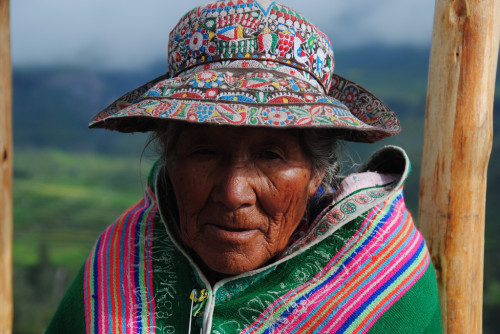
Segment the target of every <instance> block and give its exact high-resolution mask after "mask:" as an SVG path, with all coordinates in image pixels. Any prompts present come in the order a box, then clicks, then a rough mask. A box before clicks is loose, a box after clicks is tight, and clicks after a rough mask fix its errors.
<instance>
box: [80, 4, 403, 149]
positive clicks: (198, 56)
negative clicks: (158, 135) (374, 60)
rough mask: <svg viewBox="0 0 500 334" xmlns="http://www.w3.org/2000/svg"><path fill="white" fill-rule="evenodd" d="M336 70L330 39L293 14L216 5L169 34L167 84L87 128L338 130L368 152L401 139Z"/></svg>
mask: <svg viewBox="0 0 500 334" xmlns="http://www.w3.org/2000/svg"><path fill="white" fill-rule="evenodd" d="M333 68H334V57H333V50H332V46H331V43H330V40H329V39H328V37H327V36H326V35H325V34H323V33H322V32H321V31H320V30H319V29H318V28H316V27H315V26H314V25H312V24H311V23H309V21H307V19H305V18H304V17H303V16H302V15H300V14H299V13H297V12H295V11H294V10H292V9H290V8H288V7H286V6H283V5H280V4H278V3H276V2H274V1H270V0H235V1H216V2H212V3H209V4H207V5H204V6H200V7H197V8H195V9H193V10H191V11H190V12H188V13H187V14H185V15H184V17H182V18H181V20H180V21H179V23H178V24H177V26H176V27H175V28H174V29H173V30H172V32H171V33H170V36H169V44H168V71H167V73H166V74H165V75H163V76H160V77H158V78H156V79H154V80H152V81H150V82H148V83H146V84H145V85H143V86H141V87H139V88H137V89H135V90H133V91H131V92H129V93H127V94H125V95H124V96H122V97H121V98H119V99H118V100H116V101H115V102H113V103H112V104H111V105H109V106H108V107H107V108H106V109H104V110H103V111H101V112H100V113H98V114H97V115H96V116H95V117H94V118H93V119H92V121H91V123H90V124H89V127H90V128H106V129H109V130H117V131H121V132H136V131H139V132H143V131H150V130H154V129H155V128H156V127H157V126H158V124H160V123H161V121H162V120H180V121H187V122H193V123H207V124H221V125H223V124H226V125H243V126H267V127H279V128H286V127H299V128H305V127H313V128H333V129H336V130H338V134H339V136H342V137H343V138H344V139H346V140H351V141H363V142H374V141H377V140H380V139H382V138H384V137H387V136H391V135H393V134H396V133H398V132H399V131H400V124H399V121H398V119H397V117H396V115H395V113H394V112H393V111H391V110H390V109H389V108H388V107H387V106H386V105H385V104H384V103H383V102H382V101H380V100H379V99H378V98H376V97H375V96H374V95H372V94H371V93H370V92H368V91H367V90H365V89H364V88H363V87H361V86H359V85H357V84H355V83H353V82H351V81H349V80H347V79H345V78H343V77H341V76H338V75H336V74H334V73H333Z"/></svg>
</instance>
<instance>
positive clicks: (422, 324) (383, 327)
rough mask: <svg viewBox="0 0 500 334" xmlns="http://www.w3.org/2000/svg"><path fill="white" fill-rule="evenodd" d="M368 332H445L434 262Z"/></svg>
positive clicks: (426, 333)
mask: <svg viewBox="0 0 500 334" xmlns="http://www.w3.org/2000/svg"><path fill="white" fill-rule="evenodd" d="M369 333H370V334H377V333H381V334H382V333H384V334H386V333H405V334H423V333H425V334H439V333H442V328H441V308H440V306H439V295H438V290H437V284H436V273H435V271H434V267H433V266H432V264H430V265H429V267H428V268H427V270H426V272H425V274H424V275H423V276H422V277H421V278H420V279H419V280H418V281H417V282H416V283H415V284H414V285H413V286H412V287H411V288H410V290H408V291H407V292H406V293H405V294H404V296H403V297H401V299H399V300H398V301H397V302H395V303H394V305H392V306H391V308H390V309H389V310H387V311H386V312H385V313H384V314H383V315H382V316H381V317H380V318H379V319H378V320H377V322H376V323H375V324H374V325H373V327H372V328H371V329H370V331H369Z"/></svg>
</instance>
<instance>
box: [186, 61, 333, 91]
mask: <svg viewBox="0 0 500 334" xmlns="http://www.w3.org/2000/svg"><path fill="white" fill-rule="evenodd" d="M220 69H231V70H233V71H249V70H255V71H263V72H265V71H269V70H273V71H277V72H280V73H283V74H286V75H288V76H291V77H294V78H296V79H298V80H301V81H306V82H307V83H309V84H310V85H312V86H313V87H315V88H317V89H318V90H319V91H321V92H324V93H325V94H326V93H327V92H326V91H325V88H324V87H323V85H322V84H321V83H320V82H319V81H318V79H317V78H316V77H315V76H314V75H312V74H311V73H309V72H308V71H305V70H302V69H299V68H297V67H294V66H293V65H291V64H283V63H282V62H278V61H275V60H264V59H248V60H239V59H238V60H219V61H214V62H206V63H204V64H201V65H197V66H193V67H190V68H187V69H185V70H183V71H180V72H179V73H178V74H177V75H176V76H179V75H181V74H182V75H189V74H194V73H197V72H201V71H208V70H220Z"/></svg>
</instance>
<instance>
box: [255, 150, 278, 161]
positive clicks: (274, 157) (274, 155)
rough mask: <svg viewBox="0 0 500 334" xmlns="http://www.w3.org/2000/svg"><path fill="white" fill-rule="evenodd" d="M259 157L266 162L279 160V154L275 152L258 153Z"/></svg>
mask: <svg viewBox="0 0 500 334" xmlns="http://www.w3.org/2000/svg"><path fill="white" fill-rule="evenodd" d="M260 157H261V158H262V159H266V160H278V159H281V154H280V153H278V152H275V151H263V152H261V153H260Z"/></svg>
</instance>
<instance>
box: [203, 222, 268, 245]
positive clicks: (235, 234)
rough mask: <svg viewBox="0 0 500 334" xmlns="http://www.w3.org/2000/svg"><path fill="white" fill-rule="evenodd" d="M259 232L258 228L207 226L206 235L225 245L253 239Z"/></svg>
mask: <svg viewBox="0 0 500 334" xmlns="http://www.w3.org/2000/svg"><path fill="white" fill-rule="evenodd" d="M258 232H259V230H258V229H256V228H239V227H229V226H223V225H216V224H210V223H209V224H206V225H205V227H204V233H206V234H207V237H208V238H210V239H212V240H214V241H216V242H224V243H242V242H247V241H248V240H250V239H252V238H253V237H254V236H255V235H256V234H257V233H258Z"/></svg>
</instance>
